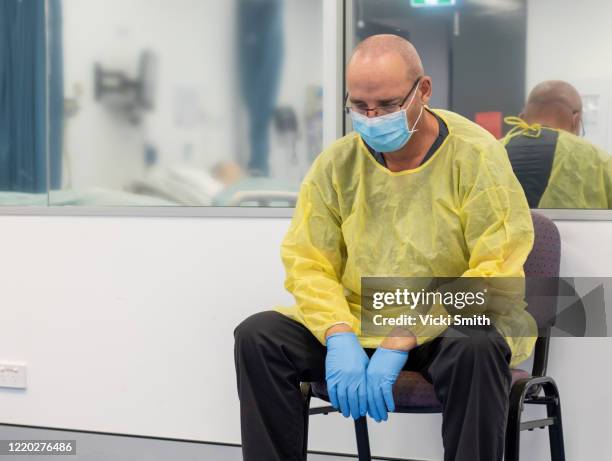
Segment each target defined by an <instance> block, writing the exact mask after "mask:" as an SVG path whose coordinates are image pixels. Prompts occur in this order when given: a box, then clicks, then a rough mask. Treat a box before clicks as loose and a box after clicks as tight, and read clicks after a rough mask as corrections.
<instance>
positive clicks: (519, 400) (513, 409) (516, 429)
mask: <svg viewBox="0 0 612 461" xmlns="http://www.w3.org/2000/svg"><path fill="white" fill-rule="evenodd" d="M526 385H527V382H525V383H524V384H523V383H518V382H517V383H516V384H515V385H514V386H512V390H511V391H510V401H509V404H510V405H509V409H508V423H507V426H506V445H505V454H504V461H519V454H520V448H521V414H522V413H523V396H524V392H525V387H526Z"/></svg>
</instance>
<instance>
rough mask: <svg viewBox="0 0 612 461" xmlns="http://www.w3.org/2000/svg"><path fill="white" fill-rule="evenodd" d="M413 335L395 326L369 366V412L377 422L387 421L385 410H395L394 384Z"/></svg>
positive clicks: (413, 339) (412, 341)
mask: <svg viewBox="0 0 612 461" xmlns="http://www.w3.org/2000/svg"><path fill="white" fill-rule="evenodd" d="M415 346H416V337H415V336H414V335H413V334H412V333H411V332H410V331H408V330H405V329H403V328H394V329H393V331H392V332H391V333H390V334H389V335H388V336H387V337H386V338H385V339H384V340H383V342H382V343H381V344H380V347H379V348H378V349H377V350H376V352H375V353H374V355H373V356H372V360H371V361H370V364H369V365H368V370H367V373H366V379H367V383H368V413H369V415H370V416H371V417H372V418H374V419H375V420H376V422H380V421H386V420H387V410H388V411H395V402H394V401H393V384H395V381H396V380H397V377H398V376H399V373H400V371H402V368H403V367H404V365H405V363H406V361H407V360H408V351H409V350H411V349H412V348H413V347H415Z"/></svg>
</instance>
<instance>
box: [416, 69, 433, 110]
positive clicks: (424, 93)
mask: <svg viewBox="0 0 612 461" xmlns="http://www.w3.org/2000/svg"><path fill="white" fill-rule="evenodd" d="M419 92H420V93H421V102H422V103H423V104H425V105H427V104H428V103H429V100H430V99H431V92H432V85H431V77H429V76H427V75H426V76H425V77H423V78H422V79H421V84H420V85H419Z"/></svg>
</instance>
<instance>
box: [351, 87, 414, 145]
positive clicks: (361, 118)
mask: <svg viewBox="0 0 612 461" xmlns="http://www.w3.org/2000/svg"><path fill="white" fill-rule="evenodd" d="M417 90H418V86H417ZM416 93H417V92H416V91H415V92H414V94H413V95H412V99H411V100H410V103H409V104H408V107H410V104H412V100H413V99H414V96H415V95H416ZM407 110H408V109H407V108H406V109H402V110H400V111H397V112H393V113H391V114H387V115H381V116H379V117H371V118H370V117H367V116H365V115H363V114H360V113H358V112H355V111H353V110H351V119H352V120H353V129H354V130H355V131H356V132H357V133H359V135H360V136H361V137H362V138H363V140H364V141H365V142H366V144H367V145H368V146H370V147H371V148H372V149H374V150H375V151H377V152H384V153H386V152H395V151H397V150H400V149H401V148H402V147H404V146H405V145H406V143H407V142H408V140H409V139H410V137H411V136H412V134H413V133H414V132H415V131H417V130H416V126H417V124H418V123H419V120H421V115H423V107H421V112H420V113H419V116H418V118H417V119H416V121H415V122H414V126H413V127H412V129H410V127H409V126H408V116H407V112H406V111H407Z"/></svg>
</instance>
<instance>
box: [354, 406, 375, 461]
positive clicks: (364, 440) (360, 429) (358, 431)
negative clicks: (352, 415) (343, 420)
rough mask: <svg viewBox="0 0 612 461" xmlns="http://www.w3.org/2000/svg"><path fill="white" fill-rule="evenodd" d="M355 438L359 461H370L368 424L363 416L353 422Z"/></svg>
mask: <svg viewBox="0 0 612 461" xmlns="http://www.w3.org/2000/svg"><path fill="white" fill-rule="evenodd" d="M355 437H356V439H357V455H358V459H359V461H372V455H371V454H370V438H369V436H368V423H367V420H366V417H365V416H362V417H361V418H359V419H356V420H355Z"/></svg>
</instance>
